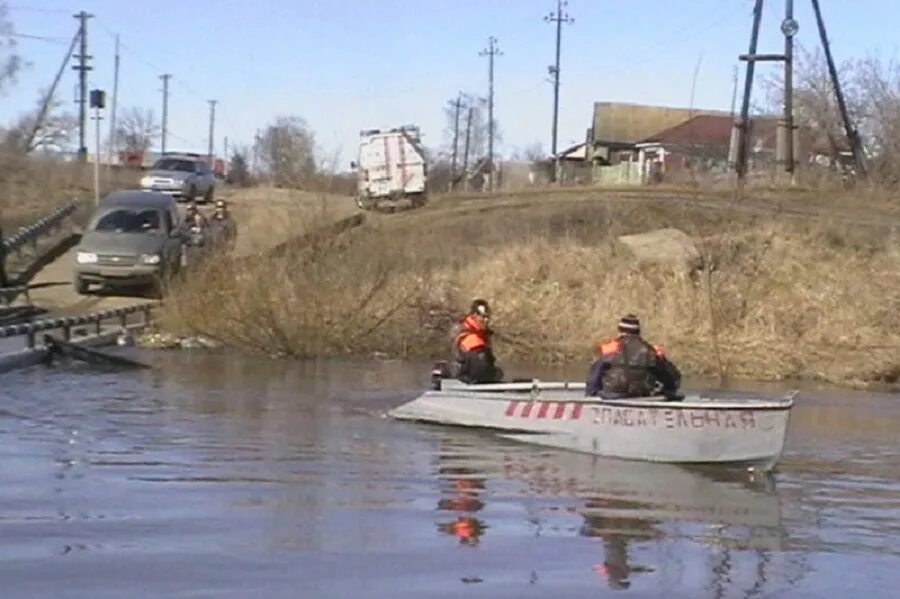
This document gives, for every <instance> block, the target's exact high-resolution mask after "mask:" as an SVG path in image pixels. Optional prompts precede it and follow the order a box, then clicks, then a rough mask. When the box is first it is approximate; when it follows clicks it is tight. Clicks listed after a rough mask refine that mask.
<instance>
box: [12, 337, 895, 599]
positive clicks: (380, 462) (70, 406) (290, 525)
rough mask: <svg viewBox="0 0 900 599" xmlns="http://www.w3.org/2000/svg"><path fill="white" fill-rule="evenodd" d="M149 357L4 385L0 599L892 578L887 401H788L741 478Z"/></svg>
mask: <svg viewBox="0 0 900 599" xmlns="http://www.w3.org/2000/svg"><path fill="white" fill-rule="evenodd" d="M148 359H150V360H151V361H155V363H156V365H157V367H158V369H157V370H156V371H152V372H140V373H134V374H131V373H129V374H124V375H123V374H115V375H113V374H110V373H102V374H97V375H95V374H92V373H90V372H69V373H66V372H64V371H62V370H50V371H47V370H35V371H32V372H31V373H16V374H14V375H8V376H7V377H6V378H4V380H3V385H2V387H0V479H2V480H3V482H4V485H2V486H0V505H2V507H3V509H2V511H0V578H2V579H3V581H4V590H6V591H7V594H9V595H10V596H52V595H53V590H55V589H57V588H60V587H61V586H62V585H65V584H69V582H70V581H78V584H77V588H75V589H74V590H72V592H71V594H72V595H77V596H100V595H104V593H105V595H109V596H113V595H114V596H129V597H132V596H133V597H139V596H147V597H157V596H173V595H178V593H179V592H182V593H183V592H185V589H198V588H203V589H208V593H207V594H209V595H210V596H217V597H232V596H237V597H245V596H250V595H251V594H252V595H254V596H255V595H260V596H267V597H269V596H271V597H294V596H310V597H344V596H354V597H360V596H368V597H386V596H390V597H421V596H457V595H459V594H460V591H461V590H463V589H464V592H466V593H467V595H468V596H484V597H491V598H492V599H493V598H495V597H516V598H518V597H523V596H548V595H551V596H552V595H557V596H560V597H569V596H585V595H590V594H600V595H602V594H604V593H607V594H608V593H610V592H611V590H612V591H623V590H627V592H630V593H633V594H637V595H641V596H660V595H666V596H670V595H673V594H674V595H676V596H690V597H695V596H702V597H726V596H727V597H735V596H737V597H741V596H743V597H756V596H772V595H779V596H794V595H798V594H799V595H804V596H828V595H832V596H833V595H835V594H839V595H843V596H851V595H853V594H854V591H859V593H857V594H864V595H866V596H877V595H878V592H879V591H880V590H882V589H890V588H895V587H896V586H897V584H900V578H898V574H897V570H896V567H895V562H896V557H897V556H898V555H900V550H898V549H897V548H898V547H900V544H898V539H900V527H898V526H897V524H896V523H897V522H898V521H900V499H898V497H900V492H898V491H900V483H898V475H897V472H900V457H898V454H897V453H896V452H895V451H894V450H893V446H894V444H895V443H896V441H895V438H896V431H897V430H900V409H898V408H900V402H896V401H893V400H891V399H890V398H884V399H879V398H857V399H856V400H855V401H853V402H848V401H845V399H842V398H834V399H833V400H823V399H821V398H819V399H818V400H817V401H816V402H809V403H804V402H802V401H801V402H800V403H799V404H798V406H797V409H796V413H795V414H794V416H793V418H792V423H791V431H790V433H789V452H788V454H787V455H786V456H785V460H784V461H783V465H782V469H781V470H780V472H778V473H777V474H776V476H775V477H774V478H772V477H764V478H752V477H750V476H748V475H747V474H746V473H743V472H740V471H734V470H721V469H686V468H680V467H677V466H669V465H662V464H646V463H637V462H622V461H616V460H605V459H602V458H595V457H592V456H586V455H579V454H574V453H569V452H562V451H552V450H548V449H545V448H539V447H532V446H528V445H522V444H516V443H512V442H507V441H503V440H502V439H498V438H497V437H496V436H493V435H491V434H487V433H484V434H483V433H477V432H472V431H465V430H454V429H449V428H443V427H428V426H421V425H415V424H409V423H399V422H395V421H392V420H389V419H386V418H383V417H382V412H383V411H384V410H385V409H388V408H390V407H393V406H395V405H397V404H398V403H400V402H402V401H403V400H404V399H406V398H408V397H411V396H414V395H415V394H416V393H418V392H419V390H420V389H421V388H422V387H424V386H426V385H427V368H423V367H421V365H418V364H402V363H389V362H365V361H352V360H347V361H298V362H286V361H285V362H272V361H268V360H258V359H255V358H240V357H236V356H228V355H213V356H211V355H208V354H184V353H181V354H176V353H172V354H154V355H152V356H149V357H148ZM63 555H64V556H65V557H63ZM148 571H152V572H154V573H155V572H165V573H166V575H165V576H147V575H146V572H148ZM48 572H50V573H51V574H48ZM347 572H352V573H353V576H348V575H347ZM810 572H815V576H810V575H809V573H810ZM127 573H136V574H135V576H134V580H131V579H129V577H128V574H127ZM463 585H468V586H463ZM136 589H141V590H140V591H137V590H136ZM836 589H841V592H838V591H836ZM848 590H849V592H843V591H848ZM101 591H102V592H101Z"/></svg>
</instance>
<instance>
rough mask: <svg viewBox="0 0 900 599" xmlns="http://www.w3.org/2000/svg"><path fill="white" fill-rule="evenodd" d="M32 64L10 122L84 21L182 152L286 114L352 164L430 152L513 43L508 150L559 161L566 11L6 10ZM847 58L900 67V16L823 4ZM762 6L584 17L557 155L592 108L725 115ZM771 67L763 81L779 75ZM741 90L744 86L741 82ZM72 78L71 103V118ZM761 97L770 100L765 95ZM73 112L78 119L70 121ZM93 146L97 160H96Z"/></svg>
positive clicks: (226, 3) (884, 5)
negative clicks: (412, 144) (394, 148)
mask: <svg viewBox="0 0 900 599" xmlns="http://www.w3.org/2000/svg"><path fill="white" fill-rule="evenodd" d="M8 4H9V8H10V18H11V20H12V21H13V24H14V26H15V28H16V30H17V32H18V33H19V34H23V35H30V36H41V37H42V38H47V39H30V38H26V37H20V38H19V51H20V53H21V54H22V55H23V56H24V58H26V59H27V60H28V61H29V63H30V64H29V66H28V68H27V69H26V70H25V71H24V72H23V73H21V75H20V77H19V80H18V82H17V84H16V85H14V86H13V87H12V88H11V89H9V90H8V91H7V93H6V95H5V97H3V98H0V106H2V111H0V120H2V121H9V120H11V119H13V118H14V117H15V116H16V115H17V114H18V113H20V112H21V111H23V110H26V109H27V108H28V107H29V106H31V105H33V103H34V102H35V99H36V97H37V94H38V92H39V90H40V89H41V88H45V87H47V86H48V85H49V84H50V82H51V81H52V79H53V75H54V73H55V71H56V69H57V68H58V65H59V63H60V61H61V60H62V58H63V54H64V53H65V51H66V47H67V45H68V40H70V39H71V37H72V35H73V33H74V32H75V29H76V25H77V23H76V20H75V19H74V18H73V17H72V15H73V14H74V13H76V12H78V11H79V10H82V9H83V10H86V11H88V12H90V13H92V14H93V15H95V18H94V19H92V20H91V21H90V24H89V43H90V53H91V54H92V55H93V57H94V60H93V66H94V70H93V71H92V73H91V75H90V76H91V86H92V87H100V88H104V89H107V90H111V89H112V81H113V68H112V66H113V56H114V37H115V35H116V34H118V35H119V36H120V37H121V43H122V50H121V75H120V88H119V106H124V107H128V106H140V107H145V108H152V109H153V110H154V111H155V112H156V115H157V117H158V116H159V115H160V113H161V105H162V100H161V93H160V89H161V83H160V81H159V78H158V76H159V75H160V74H162V73H164V72H166V73H171V74H172V75H173V79H172V83H171V90H170V103H169V115H170V124H169V130H170V142H169V146H170V148H171V149H184V150H202V151H205V149H206V144H207V137H208V133H207V130H208V104H207V102H206V100H207V99H216V100H218V101H219V104H218V109H217V114H218V119H217V125H216V134H215V137H216V146H217V150H218V151H219V152H221V149H222V139H223V137H224V136H228V137H229V139H230V140H231V141H230V143H231V144H232V147H233V146H234V145H235V144H238V145H240V144H248V143H250V142H252V139H253V135H254V132H255V131H256V130H257V129H258V128H260V127H264V126H265V125H266V123H267V122H269V121H271V120H272V119H273V118H274V117H275V116H277V115H298V116H302V117H303V118H305V119H306V120H307V121H308V122H309V124H310V126H311V127H312V129H313V130H315V132H316V135H317V139H318V142H319V145H320V147H321V149H322V151H323V152H324V153H327V154H330V155H331V154H334V153H336V152H340V161H341V164H344V163H348V162H349V161H350V160H351V159H352V158H353V156H354V155H355V152H356V143H357V139H358V133H359V131H360V130H361V129H368V128H376V127H391V126H397V125H400V124H407V123H414V124H418V125H420V126H421V127H422V130H423V133H424V134H425V139H424V141H425V143H426V144H427V145H428V146H431V147H437V146H439V145H441V143H442V142H443V141H444V140H443V128H444V116H443V110H442V109H443V106H444V104H445V103H446V102H447V100H448V99H450V98H452V97H454V96H455V95H456V93H457V92H458V91H460V90H462V91H467V92H471V93H474V94H481V95H486V94H487V61H486V59H485V58H483V57H479V51H480V50H482V49H483V48H485V46H486V44H487V38H488V36H490V35H494V36H496V37H497V38H498V40H499V47H500V49H501V50H502V52H503V55H502V56H500V57H498V59H497V64H496V117H497V119H498V121H499V124H500V128H501V130H502V134H503V141H502V143H501V144H500V145H499V149H500V151H501V152H504V153H507V154H508V153H511V152H513V151H515V150H516V149H520V148H524V147H526V146H530V145H533V144H535V143H541V144H542V145H543V146H544V148H545V149H549V147H550V119H551V111H552V87H551V85H550V84H549V83H548V81H547V79H548V75H547V66H548V65H549V64H551V63H552V62H553V52H554V28H553V26H552V25H550V24H548V23H546V22H544V20H543V17H544V15H546V14H547V13H549V12H550V11H551V10H555V8H556V3H555V2H554V1H552V0H254V1H246V0H193V1H191V2H185V1H183V0H155V1H153V2H136V1H130V0H129V1H124V0H80V1H69V0H56V1H54V0H44V1H39V0H10V1H9V2H8ZM821 4H822V8H823V11H824V13H825V17H826V20H827V24H828V26H829V28H830V31H829V34H830V38H831V41H832V45H833V51H834V53H835V55H836V57H837V58H838V59H839V60H841V59H845V58H850V57H864V56H869V55H879V56H881V57H883V58H893V57H895V56H896V53H897V46H896V41H895V40H896V31H897V29H898V26H900V2H898V1H896V0H854V1H853V2H849V1H847V0H821ZM752 5H753V2H752V0H642V1H640V2H637V1H628V0H616V1H613V0H570V2H569V5H568V7H567V8H566V9H565V10H566V11H567V12H568V13H569V14H570V15H571V16H572V17H574V19H575V22H574V24H571V25H566V26H564V31H563V49H562V68H561V73H562V78H561V81H562V91H561V109H560V110H561V112H560V135H559V144H560V147H566V146H568V145H569V144H572V143H577V142H579V141H582V140H583V139H584V135H585V130H586V129H587V128H588V127H589V126H590V119H591V109H592V103H593V102H594V101H601V100H616V101H628V102H639V103H650V104H664V105H673V106H688V105H689V104H690V102H691V88H692V81H693V74H694V71H695V68H697V65H698V64H699V71H698V77H697V81H696V90H695V94H694V105H695V106H696V107H698V108H719V109H726V110H727V109H729V108H730V105H731V97H732V88H733V69H734V66H735V64H736V62H737V55H738V54H741V53H744V52H746V51H747V44H748V38H749V32H750V25H751V11H752ZM796 5H797V6H796V18H797V20H798V21H799V23H800V33H799V35H798V41H799V43H800V44H802V45H804V46H808V47H810V48H814V47H815V46H816V45H817V44H818V36H817V33H816V29H815V21H814V19H813V15H812V11H811V8H810V6H809V2H808V1H807V0H796ZM783 10H784V2H783V1H781V0H767V2H766V10H765V14H764V20H763V26H762V35H761V38H760V51H765V52H779V51H781V50H782V44H783V41H782V40H783V38H781V37H780V32H779V24H780V21H781V19H782V17H783ZM775 68H777V67H775V66H774V65H764V66H763V67H762V68H761V69H760V70H761V72H762V74H763V75H765V74H766V73H767V72H771V71H772V70H773V69H775ZM741 78H743V69H741ZM75 84H76V73H75V72H72V71H68V72H67V73H66V75H65V77H64V80H63V83H62V85H61V91H60V97H61V99H63V100H65V102H66V103H69V102H71V101H72V99H73V97H74V89H75ZM760 93H761V92H760ZM71 106H72V109H73V110H74V108H75V107H74V105H71ZM90 145H91V146H93V144H92V143H91V144H90Z"/></svg>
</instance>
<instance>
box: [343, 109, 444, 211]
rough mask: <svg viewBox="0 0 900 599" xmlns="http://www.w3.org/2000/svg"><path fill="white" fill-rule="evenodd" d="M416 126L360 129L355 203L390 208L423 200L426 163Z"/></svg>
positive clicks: (372, 207) (424, 199) (368, 208)
mask: <svg viewBox="0 0 900 599" xmlns="http://www.w3.org/2000/svg"><path fill="white" fill-rule="evenodd" d="M420 139H421V137H420V133H419V128H418V127H416V126H412V125H407V126H404V127H398V128H396V129H370V130H366V131H362V132H360V139H359V158H358V162H356V163H353V165H352V166H353V168H356V170H357V195H356V203H357V205H358V206H359V207H360V208H362V209H363V210H372V209H376V208H388V209H390V210H394V209H396V208H398V207H399V206H400V205H401V203H404V202H409V204H410V205H411V207H413V208H415V207H418V206H422V205H424V204H425V202H426V200H427V185H426V180H427V178H428V165H427V164H426V162H425V150H424V148H423V147H422V144H421V141H420Z"/></svg>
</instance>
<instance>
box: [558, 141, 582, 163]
mask: <svg viewBox="0 0 900 599" xmlns="http://www.w3.org/2000/svg"><path fill="white" fill-rule="evenodd" d="M557 156H558V157H559V159H560V160H585V159H586V158H587V143H585V142H582V143H580V144H575V145H574V146H571V147H569V148H566V149H564V150H562V151H561V152H559V153H558V154H557Z"/></svg>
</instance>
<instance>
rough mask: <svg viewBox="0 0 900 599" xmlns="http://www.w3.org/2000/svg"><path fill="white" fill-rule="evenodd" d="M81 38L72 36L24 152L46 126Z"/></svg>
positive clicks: (35, 120)
mask: <svg viewBox="0 0 900 599" xmlns="http://www.w3.org/2000/svg"><path fill="white" fill-rule="evenodd" d="M80 36H81V32H80V31H79V32H78V33H76V34H75V35H74V36H72V42H71V43H70V44H69V49H68V50H66V55H65V57H63V61H62V64H60V65H59V70H58V71H56V77H55V78H54V79H53V83H52V84H51V85H50V89H49V90H48V91H47V94H46V95H45V96H44V101H43V102H42V103H41V108H40V110H38V115H37V118H36V119H34V125H33V126H32V128H31V131H30V132H29V134H28V138H27V139H26V141H25V145H24V151H26V152H30V151H31V148H32V144H33V143H34V139H35V138H36V137H37V134H38V131H40V129H41V126H42V125H43V124H44V118H45V117H46V116H47V111H48V110H49V109H50V103H51V102H52V101H53V96H55V95H56V88H57V86H58V85H59V81H60V79H62V76H63V73H65V71H66V66H68V64H69V58H70V57H71V56H72V52H74V51H75V44H76V43H78V38H79V37H80Z"/></svg>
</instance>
